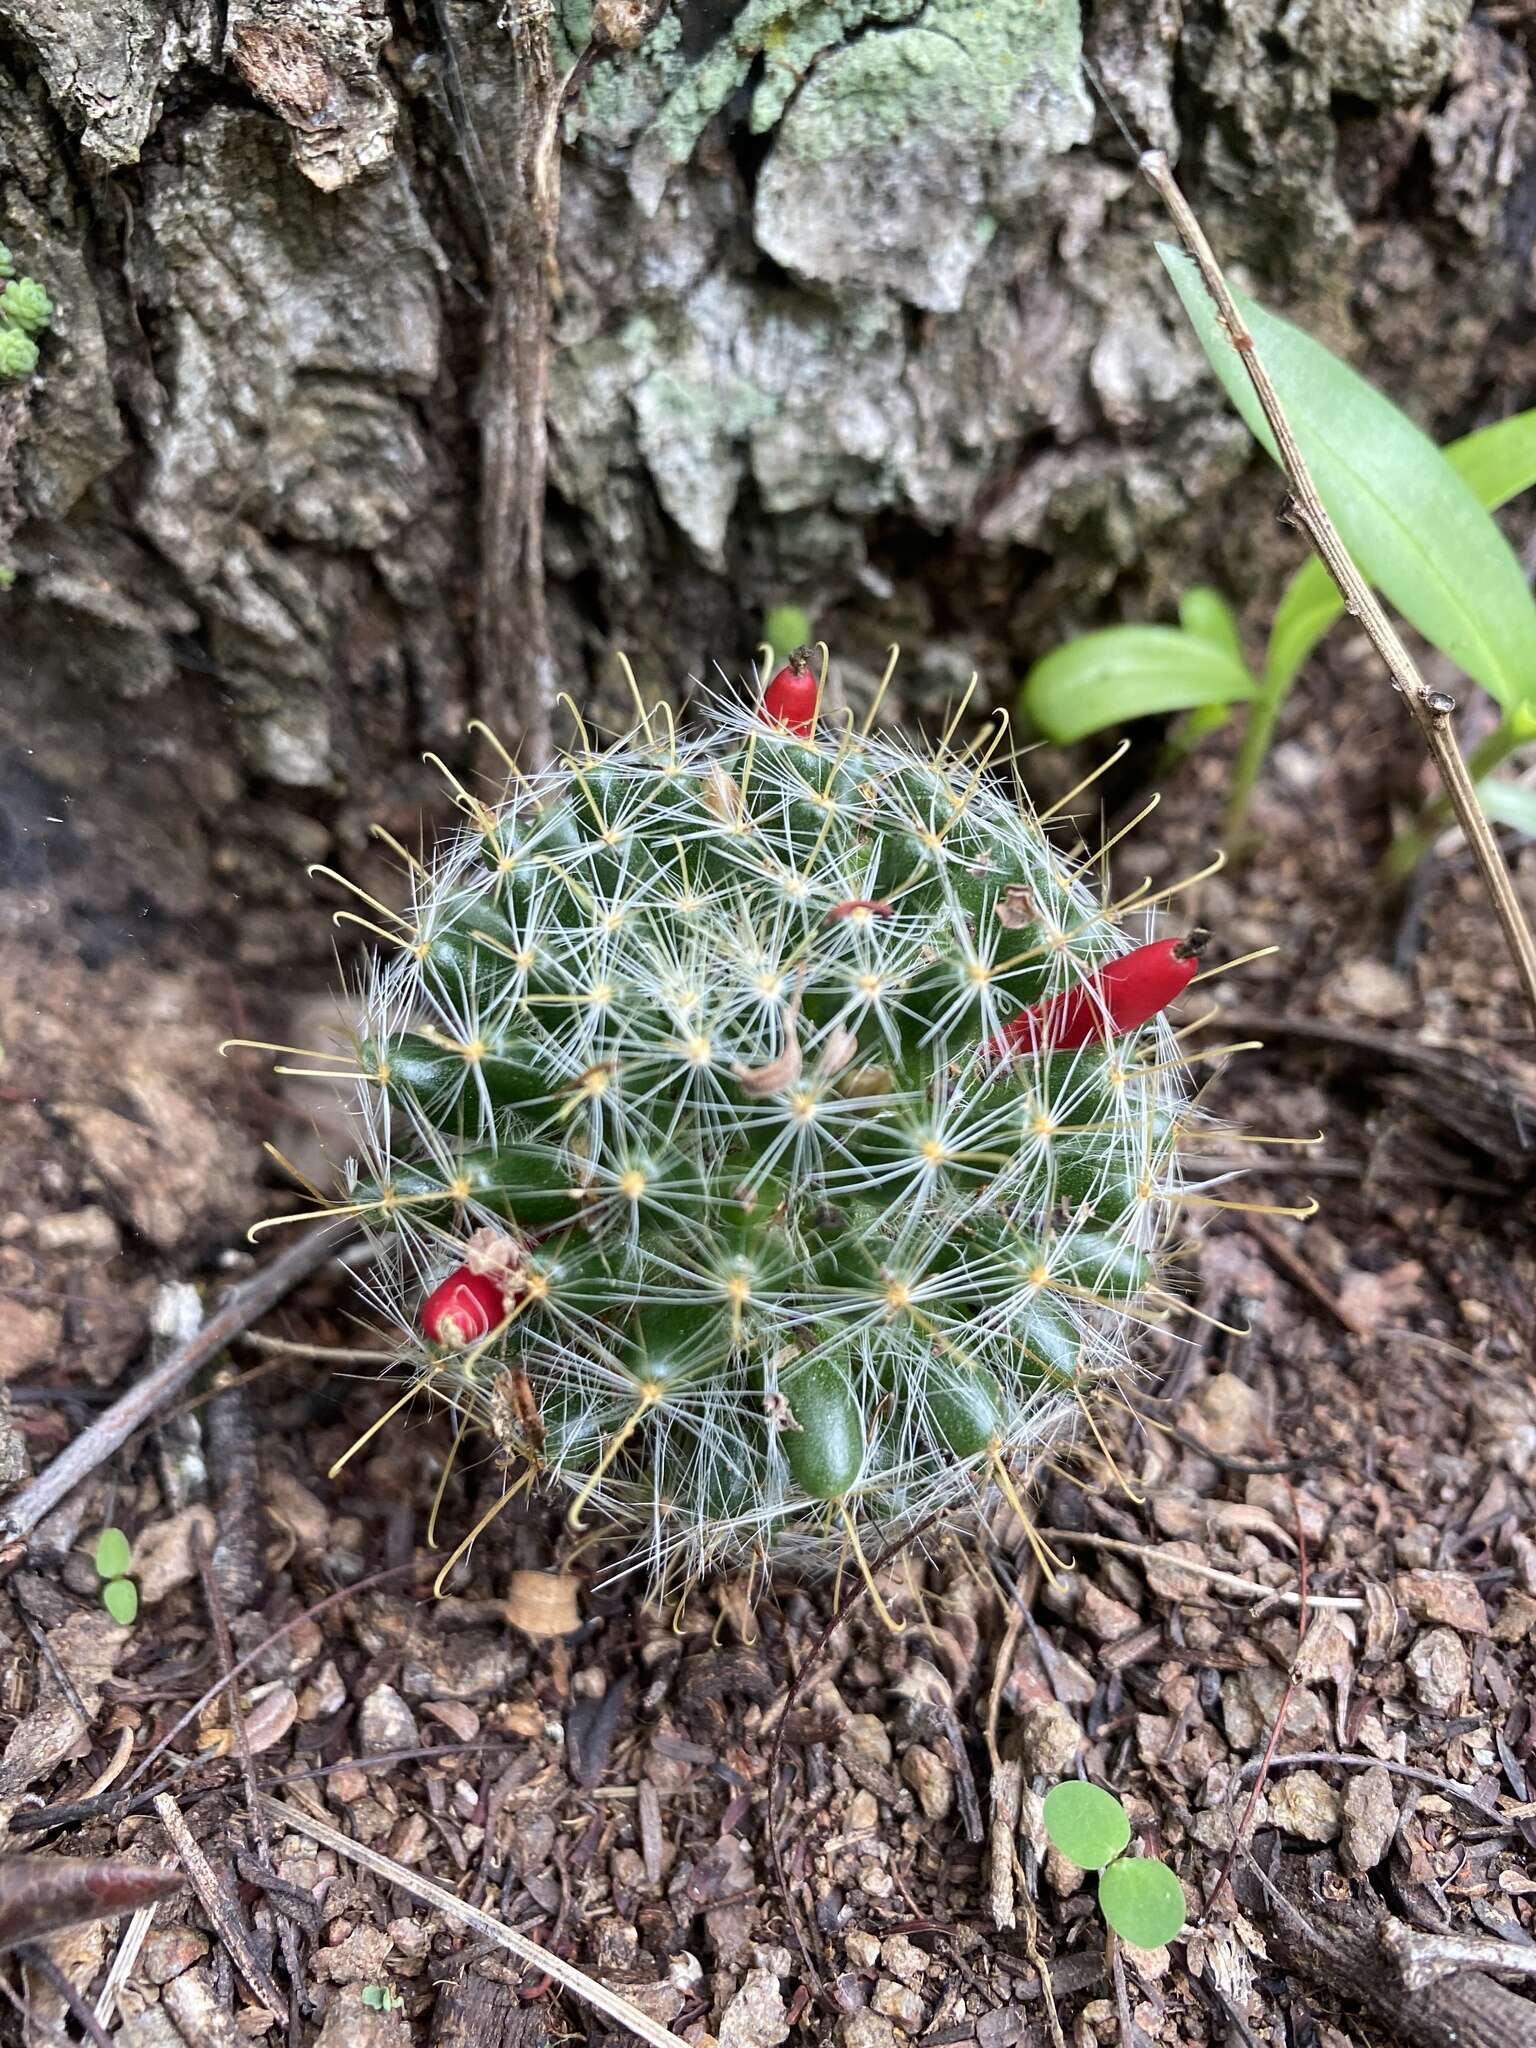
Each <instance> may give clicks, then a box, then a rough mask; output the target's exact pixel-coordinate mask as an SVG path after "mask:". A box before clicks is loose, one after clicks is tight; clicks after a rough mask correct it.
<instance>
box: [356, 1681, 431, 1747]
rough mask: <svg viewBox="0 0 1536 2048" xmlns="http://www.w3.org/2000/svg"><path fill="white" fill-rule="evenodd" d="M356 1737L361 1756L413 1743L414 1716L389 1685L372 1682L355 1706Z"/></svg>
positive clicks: (414, 1734) (415, 1739) (417, 1741)
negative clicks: (364, 1697)
mask: <svg viewBox="0 0 1536 2048" xmlns="http://www.w3.org/2000/svg"><path fill="white" fill-rule="evenodd" d="M357 1739H358V1743H359V1745H360V1747H361V1748H362V1751H363V1754H364V1755H365V1756H383V1755H385V1754H387V1752H389V1751H390V1750H395V1749H415V1748H416V1747H417V1745H418V1743H419V1742H420V1739H421V1738H420V1737H419V1735H418V1734H417V1732H416V1716H415V1715H414V1714H413V1713H412V1712H411V1710H410V1708H409V1707H408V1706H407V1705H406V1704H405V1701H404V1700H403V1699H401V1697H400V1695H399V1693H397V1692H396V1691H395V1688H394V1687H393V1686H392V1685H376V1686H375V1687H374V1689H373V1691H372V1692H371V1693H369V1695H368V1697H367V1698H366V1699H365V1700H364V1701H363V1704H362V1705H361V1706H360V1707H359V1708H358V1710H357Z"/></svg>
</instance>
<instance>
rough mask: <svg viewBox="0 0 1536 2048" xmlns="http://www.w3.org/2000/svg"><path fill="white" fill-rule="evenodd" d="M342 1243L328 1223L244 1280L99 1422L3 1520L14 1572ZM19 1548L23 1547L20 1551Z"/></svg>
mask: <svg viewBox="0 0 1536 2048" xmlns="http://www.w3.org/2000/svg"><path fill="white" fill-rule="evenodd" d="M341 1241H342V1239H341V1234H340V1232H339V1231H338V1227H337V1226H336V1225H335V1224H334V1223H322V1224H321V1225H320V1226H319V1227H318V1228H317V1229H315V1230H312V1231H309V1232H308V1233H307V1234H306V1235H305V1236H303V1237H301V1238H300V1239H299V1240H298V1242H297V1243H296V1244H292V1245H290V1246H289V1247H288V1249H287V1251H285V1252H283V1253H282V1254H281V1256H280V1257H278V1258H275V1259H274V1260H273V1261H272V1263H271V1265H269V1266H263V1267H262V1268H261V1270H260V1271H259V1272H257V1273H253V1274H252V1276H251V1278H250V1279H249V1280H242V1281H241V1283H240V1285H239V1286H238V1287H235V1288H233V1289H231V1291H230V1293H229V1295H228V1296H227V1298H226V1299H225V1302H224V1305H223V1306H222V1308H220V1309H218V1310H217V1311H216V1312H215V1313H214V1314H213V1315H211V1316H210V1317H209V1318H208V1320H207V1322H206V1323H204V1324H203V1326H202V1328H201V1329H200V1330H199V1331H198V1332H197V1335H196V1336H195V1337H191V1338H189V1339H188V1341H187V1342H186V1343H185V1344H179V1345H177V1347H176V1349H175V1350H174V1351H173V1352H172V1353H171V1354H170V1356H169V1357H168V1358H166V1359H163V1360H162V1361H161V1363H160V1364H159V1365H157V1366H156V1367H155V1369H154V1370H153V1371H152V1372H149V1373H146V1374H145V1375H144V1377H143V1378H142V1379H140V1380H135V1381H134V1383H133V1385H132V1386H131V1387H130V1388H129V1389H128V1391H127V1393H126V1394H123V1395H122V1396H121V1397H120V1398H119V1399H118V1400H116V1401H114V1402H113V1403H112V1406H111V1407H110V1408H108V1409H106V1410H105V1411H104V1412H103V1413H102V1414H101V1415H98V1416H97V1418H96V1420H95V1421H94V1422H93V1423H91V1425H90V1426H89V1428H87V1429H83V1430H82V1431H81V1432H80V1434H79V1436H77V1437H76V1438H75V1440H74V1442H73V1443H72V1444H70V1445H69V1447H68V1449H67V1450H63V1451H61V1452H60V1453H59V1455H58V1456H57V1457H56V1458H55V1459H54V1461H53V1463H52V1464H51V1465H47V1466H45V1467H44V1468H43V1470H42V1471H41V1472H39V1473H38V1475H37V1477H36V1478H35V1479H34V1480H33V1481H32V1483H31V1484H30V1486H24V1487H23V1488H22V1490H21V1492H20V1493H18V1494H17V1496H16V1498H15V1499H14V1500H13V1501H11V1502H10V1503H9V1504H8V1505H7V1507H6V1508H5V1510H4V1512H3V1513H0V1544H3V1545H5V1546H7V1551H8V1555H7V1558H6V1562H8V1563H9V1564H10V1565H12V1566H14V1565H16V1564H18V1563H20V1561H21V1559H22V1558H23V1557H24V1556H25V1555H26V1550H25V1545H26V1541H27V1539H28V1538H29V1537H30V1536H31V1534H32V1532H33V1530H34V1529H36V1527H37V1525H38V1523H39V1522H40V1521H41V1520H42V1519H43V1517H44V1515H46V1514H49V1513H51V1511H52V1510H53V1509H54V1508H56V1507H57V1506H58V1504H59V1502H60V1501H61V1500H63V1498H64V1496H65V1495H66V1494H68V1493H72V1492H73V1491H74V1489H75V1488H76V1487H77V1486H78V1485H79V1484H80V1482H81V1480H83V1479H88V1478H89V1477H90V1475H91V1474H92V1473H93V1472H94V1471H95V1470H96V1468H97V1466H98V1465H101V1464H104V1463H105V1462H106V1460H107V1459H108V1458H110V1457H111V1456H112V1454H113V1453H114V1452H115V1451H118V1450H121V1448H122V1446H123V1445H124V1444H125V1443H126V1442H127V1441H128V1439H129V1437H131V1436H132V1435H133V1433H134V1431H135V1430H136V1429H141V1428H142V1427H143V1426H144V1424H145V1423H146V1422H148V1421H149V1420H150V1418H151V1417H152V1416H153V1415H154V1414H155V1412H156V1410H157V1409H158V1408H159V1407H160V1405H161V1403H162V1402H164V1401H168V1400H169V1399H170V1397H171V1396H172V1395H173V1394H174V1393H176V1392H178V1391H179V1389H180V1388H182V1387H184V1386H185V1385H186V1383H187V1381H188V1380H190V1379H191V1378H192V1376H193V1374H194V1373H196V1372H199V1371H200V1370H201V1369H202V1367H203V1366H205V1365H206V1364H207V1363H208V1361H209V1359H210V1358H212V1357H213V1356H214V1355H215V1354H216V1353H217V1352H219V1351H221V1350H222V1349H223V1347H224V1346H225V1345H226V1344H227V1343H228V1342H229V1341H230V1339H231V1338H232V1337H235V1336H238V1334H239V1333H240V1331H242V1330H243V1329H244V1328H245V1327H246V1325H247V1324H248V1323H254V1322H255V1321H256V1320H257V1318H258V1317H259V1316H264V1315H265V1314H266V1313H267V1311H268V1309H270V1308H274V1307H275V1306H276V1305H277V1303H278V1302H280V1301H281V1300H282V1298H283V1296H284V1295H285V1294H288V1293H289V1292H291V1290H292V1289H293V1288H295V1287H297V1286H298V1284H299V1282H300V1281H301V1280H307V1279H308V1277H309V1275H310V1274H311V1273H313V1272H315V1271H317V1270H318V1269H319V1267H321V1266H323V1265H324V1264H325V1262H326V1260H327V1259H328V1258H329V1257H330V1256H331V1255H332V1253H333V1252H334V1251H335V1250H336V1249H337V1247H338V1245H339V1244H340V1243H341ZM16 1545H20V1546H22V1547H21V1548H19V1549H16V1548H14V1546H16Z"/></svg>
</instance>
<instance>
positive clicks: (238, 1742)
mask: <svg viewBox="0 0 1536 2048" xmlns="http://www.w3.org/2000/svg"><path fill="white" fill-rule="evenodd" d="M192 1554H193V1557H194V1559H195V1561H196V1564H197V1572H198V1577H199V1578H200V1579H201V1580H202V1585H203V1599H204V1602H205V1603H206V1605H207V1608H208V1619H209V1621H210V1623H211V1624H212V1627H213V1640H214V1647H215V1649H216V1650H217V1652H218V1659H219V1669H220V1671H222V1672H223V1674H224V1680H225V1685H226V1687H227V1703H228V1707H229V1725H230V1729H231V1731H232V1732H233V1735H234V1738H235V1754H236V1755H237V1756H238V1757H239V1759H240V1775H241V1777H242V1778H243V1779H244V1781H245V1798H246V1805H247V1807H248V1809H249V1812H250V1823H251V1835H252V1838H253V1839H254V1841H255V1844H256V1861H257V1863H258V1864H259V1865H260V1867H261V1868H262V1869H263V1870H264V1871H266V1872H267V1873H268V1874H269V1875H270V1874H272V1871H273V1865H272V1842H271V1835H270V1831H269V1829H268V1826H267V1814H266V1809H265V1808H264V1807H263V1806H262V1804H261V1798H260V1793H259V1790H258V1788H257V1783H256V1759H255V1758H254V1756H253V1755H252V1754H251V1744H250V1738H249V1736H248V1735H247V1734H246V1729H245V1714H244V1712H243V1711H242V1709H241V1706H240V1688H239V1687H238V1686H237V1685H235V1684H234V1683H233V1682H232V1674H233V1671H234V1664H235V1647H234V1643H233V1641H232V1640H231V1637H230V1633H229V1621H228V1618H227V1616H226V1615H225V1612H224V1597H223V1595H222V1593H221V1592H220V1591H219V1581H218V1575H217V1574H216V1573H215V1571H214V1569H213V1560H212V1558H211V1557H210V1556H209V1554H208V1549H207V1546H206V1544H205V1543H204V1542H203V1539H202V1534H201V1532H200V1531H198V1530H194V1531H193V1535H192ZM273 1917H274V1918H275V1919H276V1922H277V1931H278V1940H279V1941H280V1942H281V1944H282V1950H283V1962H284V1965H285V1966H286V1968H287V1971H288V1981H289V1983H290V1984H291V1985H292V1986H293V1987H294V1994H295V1995H294V1997H293V1998H292V1999H291V2000H290V2003H289V2007H288V2038H289V2040H290V2042H293V2043H295V2044H296V2043H297V2040H298V2025H299V2011H298V1992H299V1987H300V1986H301V1985H302V1984H303V1982H304V1978H303V1972H302V1968H301V1961H300V1956H299V1942H298V1936H297V1934H296V1933H295V1932H294V1927H293V1922H292V1920H291V1919H290V1918H289V1916H288V1915H287V1914H286V1913H278V1914H275V1915H274V1916H273Z"/></svg>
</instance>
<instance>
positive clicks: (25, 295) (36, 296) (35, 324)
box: [0, 277, 53, 335]
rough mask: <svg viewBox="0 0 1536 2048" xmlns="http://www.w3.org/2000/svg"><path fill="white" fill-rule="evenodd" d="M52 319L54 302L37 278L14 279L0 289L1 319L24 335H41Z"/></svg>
mask: <svg viewBox="0 0 1536 2048" xmlns="http://www.w3.org/2000/svg"><path fill="white" fill-rule="evenodd" d="M52 318H53V301H52V299H50V298H49V296H48V294H47V293H46V292H45V291H44V290H43V288H42V286H41V285H40V284H39V283H38V281H37V279H36V278H35V277H13V278H12V279H11V281H10V283H9V284H7V285H6V286H4V288H3V289H0V319H3V320H7V321H9V323H10V324H11V326H12V327H19V328H20V329H21V331H22V333H23V334H31V335H38V334H41V333H42V331H43V329H44V328H45V327H46V326H47V325H48V322H49V321H50V320H51V319H52Z"/></svg>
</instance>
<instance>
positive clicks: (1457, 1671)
mask: <svg viewBox="0 0 1536 2048" xmlns="http://www.w3.org/2000/svg"><path fill="white" fill-rule="evenodd" d="M1407 1663H1408V1674H1409V1676H1410V1677H1411V1678H1412V1680H1413V1689H1414V1691H1415V1693H1416V1694H1417V1695H1418V1697H1419V1699H1420V1700H1421V1701H1422V1702H1423V1704H1424V1705H1425V1706H1426V1707H1428V1709H1429V1711H1430V1712H1431V1713H1432V1714H1454V1713H1455V1712H1456V1711H1457V1709H1458V1708H1459V1706H1460V1704H1461V1702H1462V1700H1463V1699H1464V1698H1465V1696H1466V1691H1467V1685H1468V1682H1469V1681H1470V1679H1471V1676H1472V1663H1471V1659H1470V1658H1469V1657H1468V1656H1467V1653H1466V1650H1465V1649H1464V1648H1463V1646H1462V1641H1461V1638H1460V1636H1458V1635H1455V1634H1453V1633H1452V1631H1451V1630H1450V1629H1448V1628H1427V1629H1425V1630H1424V1631H1423V1632H1422V1633H1421V1634H1420V1635H1419V1636H1417V1637H1416V1638H1415V1640H1414V1643H1413V1647H1412V1648H1411V1649H1410V1650H1409V1652H1408V1658H1407Z"/></svg>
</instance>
